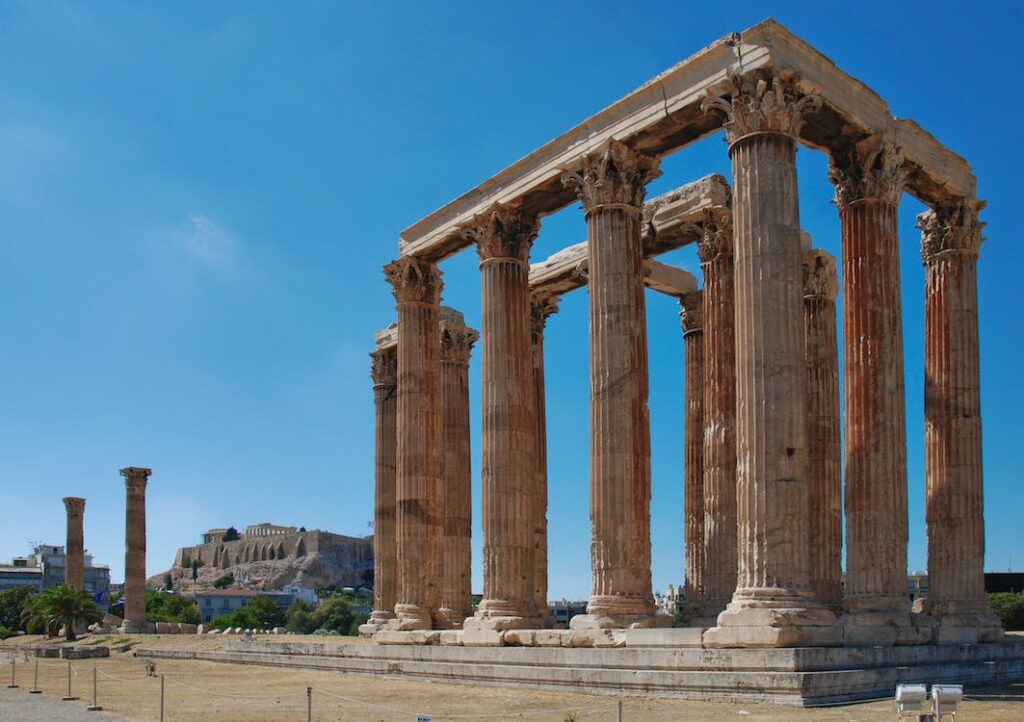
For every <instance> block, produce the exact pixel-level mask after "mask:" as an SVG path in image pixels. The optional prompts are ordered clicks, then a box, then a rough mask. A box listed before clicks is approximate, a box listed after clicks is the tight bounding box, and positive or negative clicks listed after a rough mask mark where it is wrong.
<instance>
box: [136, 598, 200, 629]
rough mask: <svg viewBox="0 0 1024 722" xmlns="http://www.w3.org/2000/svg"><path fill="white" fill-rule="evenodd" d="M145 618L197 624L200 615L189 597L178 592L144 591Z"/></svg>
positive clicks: (155, 620) (152, 620) (153, 620)
mask: <svg viewBox="0 0 1024 722" xmlns="http://www.w3.org/2000/svg"><path fill="white" fill-rule="evenodd" d="M146 619H147V620H148V621H150V622H183V623H185V624H199V622H201V621H202V617H201V616H200V615H199V608H198V607H197V606H196V604H195V602H194V601H192V599H191V598H189V597H185V596H182V595H180V594H157V593H155V592H147V593H146Z"/></svg>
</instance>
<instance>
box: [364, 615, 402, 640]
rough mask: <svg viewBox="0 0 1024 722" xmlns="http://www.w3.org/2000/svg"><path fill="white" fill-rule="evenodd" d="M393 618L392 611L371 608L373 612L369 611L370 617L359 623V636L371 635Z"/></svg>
mask: <svg viewBox="0 0 1024 722" xmlns="http://www.w3.org/2000/svg"><path fill="white" fill-rule="evenodd" d="M394 618H395V615H394V614H393V613H392V612H388V611H384V610H381V609H375V610H373V612H371V613H370V618H369V619H367V620H366V623H365V624H360V625H359V636H360V637H372V636H373V635H374V634H376V633H377V632H378V631H379V630H381V629H384V628H385V627H386V626H387V624H388V622H390V621H391V620H392V619H394Z"/></svg>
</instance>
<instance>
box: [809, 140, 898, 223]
mask: <svg viewBox="0 0 1024 722" xmlns="http://www.w3.org/2000/svg"><path fill="white" fill-rule="evenodd" d="M905 175H906V174H905V173H904V171H903V154H902V152H901V151H900V147H899V146H898V145H896V144H895V143H894V142H893V141H892V140H889V139H887V138H886V137H885V136H884V135H883V134H881V133H876V134H875V135H871V136H868V137H867V138H864V139H863V140H861V141H860V142H858V143H852V144H850V145H848V146H846V148H844V149H843V150H841V151H838V152H835V153H833V154H832V156H831V158H830V160H829V164H828V178H829V180H830V181H832V185H834V186H835V188H836V197H835V204H836V205H837V206H839V207H840V208H843V207H845V206H847V205H849V204H850V203H854V202H855V201H863V200H871V199H876V200H881V201H884V202H886V203H891V204H893V205H895V204H897V203H899V202H900V196H901V195H902V194H903V182H904V180H905Z"/></svg>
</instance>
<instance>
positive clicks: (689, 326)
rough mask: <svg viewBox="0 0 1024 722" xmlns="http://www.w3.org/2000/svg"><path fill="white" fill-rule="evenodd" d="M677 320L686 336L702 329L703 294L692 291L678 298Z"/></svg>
mask: <svg viewBox="0 0 1024 722" xmlns="http://www.w3.org/2000/svg"><path fill="white" fill-rule="evenodd" d="M679 318H680V319H681V320H682V322H683V335H684V336H686V335H688V334H691V333H695V332H697V331H702V330H703V329H704V292H703V291H694V292H693V293H687V294H686V295H685V296H680V297H679Z"/></svg>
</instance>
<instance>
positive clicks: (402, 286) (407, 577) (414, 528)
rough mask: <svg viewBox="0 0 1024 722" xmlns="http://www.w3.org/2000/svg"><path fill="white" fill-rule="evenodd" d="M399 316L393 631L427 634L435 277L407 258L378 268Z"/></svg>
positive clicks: (432, 577) (436, 595) (436, 450)
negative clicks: (392, 295)
mask: <svg viewBox="0 0 1024 722" xmlns="http://www.w3.org/2000/svg"><path fill="white" fill-rule="evenodd" d="M384 271H385V274H386V275H387V277H388V280H389V281H390V282H391V284H392V286H393V288H394V296H395V301H396V305H397V309H398V384H397V388H398V404H397V406H398V413H397V437H398V459H397V464H396V484H395V486H396V490H395V500H396V517H395V519H396V526H397V556H398V590H397V596H398V598H397V601H396V604H395V615H396V616H397V617H398V619H397V620H395V623H393V626H394V628H395V629H397V630H411V629H429V628H430V627H431V626H432V625H433V617H434V616H435V615H436V614H437V610H438V608H439V606H440V601H441V578H442V573H443V572H442V569H443V566H442V544H443V534H444V524H443V519H444V510H443V496H442V495H443V487H442V484H441V359H440V348H441V344H440V338H439V325H438V317H439V302H440V295H441V285H442V284H441V274H440V272H439V271H438V269H437V266H436V265H434V264H433V263H431V262H429V261H426V260H424V259H420V258H416V257H412V256H406V257H403V258H400V259H398V260H397V261H394V262H392V263H390V264H388V265H387V266H385V269H384Z"/></svg>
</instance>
